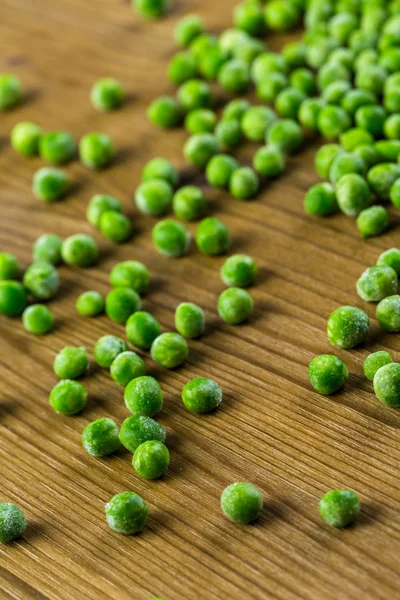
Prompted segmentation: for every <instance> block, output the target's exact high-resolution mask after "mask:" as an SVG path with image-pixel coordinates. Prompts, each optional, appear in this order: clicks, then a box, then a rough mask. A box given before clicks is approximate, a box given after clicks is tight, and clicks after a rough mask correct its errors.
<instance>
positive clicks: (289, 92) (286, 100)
mask: <svg viewBox="0 0 400 600" xmlns="http://www.w3.org/2000/svg"><path fill="white" fill-rule="evenodd" d="M306 97H307V96H306V95H305V94H304V93H303V92H302V91H300V90H298V89H296V88H294V87H287V88H286V89H284V90H282V91H281V92H279V94H278V95H277V97H276V99H275V105H274V106H275V110H276V112H277V113H278V114H279V115H280V116H281V117H283V118H285V119H297V117H298V114H299V109H300V106H301V104H302V103H303V102H304V100H305V99H306Z"/></svg>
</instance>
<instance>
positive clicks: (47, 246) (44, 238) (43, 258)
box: [0, 233, 62, 278]
mask: <svg viewBox="0 0 400 600" xmlns="http://www.w3.org/2000/svg"><path fill="white" fill-rule="evenodd" d="M61 246H62V239H61V238H60V236H58V235H56V234H55V233H45V234H43V235H41V236H40V237H39V238H38V239H37V240H36V242H35V243H34V245H33V251H32V256H33V260H34V261H37V262H47V263H50V264H51V265H54V266H57V265H59V264H60V262H61ZM0 278H1V275H0Z"/></svg>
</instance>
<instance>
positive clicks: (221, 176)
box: [206, 154, 240, 188]
mask: <svg viewBox="0 0 400 600" xmlns="http://www.w3.org/2000/svg"><path fill="white" fill-rule="evenodd" d="M239 167H240V165H239V163H238V161H237V160H236V158H233V156H230V155H229V154H218V155H217V156H213V158H212V159H211V160H210V161H209V162H208V164H207V167H206V178H207V181H208V183H209V184H210V185H212V186H213V187H217V188H227V187H228V186H229V182H230V181H231V178H232V176H233V174H234V173H235V171H237V170H238V169H239Z"/></svg>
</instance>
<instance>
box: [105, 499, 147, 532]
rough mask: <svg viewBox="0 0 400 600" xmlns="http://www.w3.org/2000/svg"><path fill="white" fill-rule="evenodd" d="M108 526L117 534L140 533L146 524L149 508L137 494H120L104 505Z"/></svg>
mask: <svg viewBox="0 0 400 600" xmlns="http://www.w3.org/2000/svg"><path fill="white" fill-rule="evenodd" d="M105 512H106V520H107V523H108V526H109V527H110V529H112V530H113V531H116V532H117V533H122V534H124V535H131V534H134V533H139V532H140V531H142V530H143V529H144V527H145V525H146V523H147V519H148V516H149V507H148V506H147V504H146V502H145V501H144V500H143V498H141V496H139V495H138V494H134V493H133V492H122V493H121V494H117V495H116V496H113V497H112V498H111V500H110V501H109V502H107V504H106V505H105Z"/></svg>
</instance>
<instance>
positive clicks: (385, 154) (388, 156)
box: [375, 140, 400, 162]
mask: <svg viewBox="0 0 400 600" xmlns="http://www.w3.org/2000/svg"><path fill="white" fill-rule="evenodd" d="M375 150H376V151H377V153H378V156H379V160H381V161H390V162H396V161H397V160H398V158H399V156H400V140H380V141H379V142H376V143H375Z"/></svg>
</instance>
